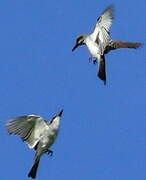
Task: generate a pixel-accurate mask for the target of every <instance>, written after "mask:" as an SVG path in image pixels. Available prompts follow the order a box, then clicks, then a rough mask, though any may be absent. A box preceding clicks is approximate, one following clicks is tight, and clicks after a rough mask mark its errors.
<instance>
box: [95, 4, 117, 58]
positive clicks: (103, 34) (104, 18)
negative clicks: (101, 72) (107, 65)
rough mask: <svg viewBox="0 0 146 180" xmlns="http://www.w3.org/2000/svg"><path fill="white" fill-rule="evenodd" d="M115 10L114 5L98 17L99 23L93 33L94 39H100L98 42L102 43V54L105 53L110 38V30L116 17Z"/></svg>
mask: <svg viewBox="0 0 146 180" xmlns="http://www.w3.org/2000/svg"><path fill="white" fill-rule="evenodd" d="M113 12H114V8H113V6H109V7H108V8H106V9H105V11H104V12H103V13H102V15H101V16H100V17H99V18H98V20H97V24H96V26H95V28H94V31H93V33H92V37H93V40H94V41H95V42H97V41H98V44H100V47H101V55H103V53H104V49H105V47H106V44H107V42H108V41H109V40H110V32H109V30H110V27H111V25H112V22H113V19H114V15H113Z"/></svg>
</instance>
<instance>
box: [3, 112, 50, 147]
mask: <svg viewBox="0 0 146 180" xmlns="http://www.w3.org/2000/svg"><path fill="white" fill-rule="evenodd" d="M6 127H7V130H8V133H9V134H14V135H18V136H20V137H21V138H22V139H23V141H26V142H27V144H28V146H29V147H30V148H34V147H35V145H36V144H37V143H38V141H39V140H40V138H41V135H42V133H43V131H44V129H45V128H48V126H47V124H46V122H45V121H44V120H43V118H42V117H41V116H38V115H28V116H20V117H16V118H14V119H12V120H10V121H9V122H8V123H7V124H6Z"/></svg>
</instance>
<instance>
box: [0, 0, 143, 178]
mask: <svg viewBox="0 0 146 180" xmlns="http://www.w3.org/2000/svg"><path fill="white" fill-rule="evenodd" d="M110 4H114V5H115V20H114V22H113V25H112V28H111V34H112V38H113V39H118V40H124V41H136V42H143V43H145V41H146V36H145V35H146V30H145V29H146V23H145V6H146V5H145V0H139V1H132V0H127V1H126V2H123V1H117V0H112V1H110V0H106V1H97V0H92V3H91V1H89V0H84V1H83V0H76V1H68V0H62V1H57V0H53V1H48V0H43V1H42V0H35V1H34V0H25V1H24V0H21V1H20V0H13V1H12V0H3V1H1V2H0V22H1V28H0V41H1V42H0V50H1V53H0V82H1V88H0V107H1V108H0V119H1V123H0V132H1V136H0V141H1V163H0V169H1V171H0V177H2V179H3V180H10V179H21V180H25V179H28V178H27V173H28V171H29V170H30V168H31V165H32V161H33V156H34V152H33V151H32V150H30V149H28V147H27V146H26V144H24V143H22V141H21V139H20V138H19V137H16V136H9V135H8V134H7V131H6V129H5V123H6V122H7V120H9V119H11V118H13V117H16V116H20V115H26V114H33V113H34V114H40V115H42V116H43V117H44V118H45V119H50V118H51V117H52V116H53V115H54V114H55V113H57V112H58V111H59V110H60V109H61V108H64V117H63V118H62V124H61V130H60V134H59V137H58V139H57V141H56V143H55V144H54V146H53V147H52V150H54V154H53V157H49V156H47V155H44V157H43V158H42V160H41V163H40V167H39V170H38V177H37V179H38V180H42V179H43V180H48V179H53V180H58V179H60V180H65V179H70V180H74V179H84V180H89V179H92V180H97V179H98V180H105V179H109V180H123V179H124V180H129V179H132V180H137V179H140V180H145V165H146V163H145V162H146V161H145V157H146V156H145V154H146V143H145V142H146V110H145V108H146V56H145V52H146V47H145V46H144V47H142V48H140V49H138V50H127V49H124V50H117V51H114V52H112V53H110V54H108V55H107V56H106V60H107V85H106V86H104V84H103V82H102V81H101V80H99V79H98V78H97V77H96V74H97V66H95V65H93V64H91V63H89V61H88V58H89V56H90V54H89V52H88V51H87V49H86V47H81V48H79V49H77V50H76V51H75V52H73V53H72V52H71V49H72V47H73V46H74V43H75V39H76V37H77V36H78V35H80V34H82V33H90V32H91V31H92V30H93V28H94V25H95V22H96V19H97V17H98V16H99V15H100V14H101V13H102V12H103V10H104V9H105V8H106V7H107V6H108V5H110Z"/></svg>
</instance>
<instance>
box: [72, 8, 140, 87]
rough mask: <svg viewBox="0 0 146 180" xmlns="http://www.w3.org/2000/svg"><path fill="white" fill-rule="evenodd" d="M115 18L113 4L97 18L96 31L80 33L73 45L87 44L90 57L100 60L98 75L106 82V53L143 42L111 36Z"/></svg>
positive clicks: (94, 60) (137, 45) (134, 46)
mask: <svg viewBox="0 0 146 180" xmlns="http://www.w3.org/2000/svg"><path fill="white" fill-rule="evenodd" d="M113 19H114V7H113V6H112V5H111V6H109V7H108V8H106V9H105V11H104V12H103V13H102V15H101V16H100V17H99V18H98V19H97V23H96V26H95V28H94V31H93V32H92V33H91V34H88V35H87V34H83V35H80V36H79V37H78V38H77V39H76V44H75V46H74V47H73V49H72V51H74V50H75V49H76V48H77V47H79V46H81V45H86V46H87V48H88V50H89V52H90V53H91V55H92V57H91V58H89V59H90V60H93V63H94V64H95V63H96V62H97V61H98V64H99V70H98V74H97V75H98V77H99V78H100V79H101V80H103V81H104V84H106V64H105V54H107V53H108V52H110V51H111V50H115V49H119V48H134V49H137V48H139V47H140V46H141V45H142V43H137V42H134V43H133V42H123V41H117V40H116V41H115V40H111V38H110V27H111V25H112V22H113Z"/></svg>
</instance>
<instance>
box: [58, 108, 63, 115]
mask: <svg viewBox="0 0 146 180" xmlns="http://www.w3.org/2000/svg"><path fill="white" fill-rule="evenodd" d="M62 114H63V109H62V110H61V111H60V113H59V114H58V116H59V117H61V116H62Z"/></svg>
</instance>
